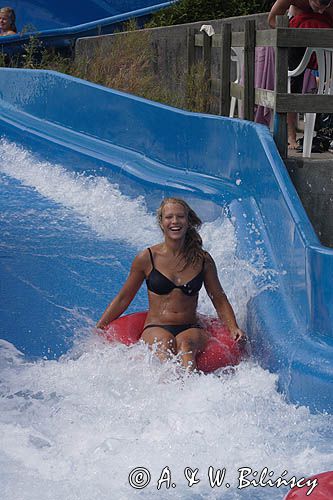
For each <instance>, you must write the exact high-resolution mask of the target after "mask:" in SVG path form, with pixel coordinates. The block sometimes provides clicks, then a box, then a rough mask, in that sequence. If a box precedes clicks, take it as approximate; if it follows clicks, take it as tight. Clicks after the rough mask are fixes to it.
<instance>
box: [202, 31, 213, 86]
mask: <svg viewBox="0 0 333 500" xmlns="http://www.w3.org/2000/svg"><path fill="white" fill-rule="evenodd" d="M202 60H203V63H204V66H205V78H207V79H210V76H211V63H212V37H211V36H208V35H207V33H206V32H205V31H204V32H203V47H202Z"/></svg>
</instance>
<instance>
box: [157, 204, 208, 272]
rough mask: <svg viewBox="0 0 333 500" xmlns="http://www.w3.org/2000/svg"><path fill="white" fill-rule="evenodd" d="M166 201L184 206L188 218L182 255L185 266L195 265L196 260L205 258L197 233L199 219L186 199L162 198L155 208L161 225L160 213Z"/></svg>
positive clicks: (199, 223) (199, 224)
mask: <svg viewBox="0 0 333 500" xmlns="http://www.w3.org/2000/svg"><path fill="white" fill-rule="evenodd" d="M167 203H177V204H179V205H182V207H184V208H185V210H186V214H187V220H188V229H187V231H186V235H185V241H184V247H183V256H184V259H185V266H184V268H185V267H186V266H188V265H193V266H195V265H196V264H197V263H198V262H200V261H201V262H202V261H203V260H204V259H205V251H204V249H203V248H202V239H201V236H200V234H199V233H198V229H200V227H201V224H202V222H201V219H200V218H199V217H198V215H197V214H196V213H195V211H194V210H193V209H192V208H191V207H190V206H189V205H188V204H187V203H186V201H184V200H182V199H181V198H164V199H163V200H162V203H161V205H160V206H159V208H158V209H157V221H158V223H159V225H160V227H162V225H161V224H162V214H163V208H164V206H165V205H166V204H167Z"/></svg>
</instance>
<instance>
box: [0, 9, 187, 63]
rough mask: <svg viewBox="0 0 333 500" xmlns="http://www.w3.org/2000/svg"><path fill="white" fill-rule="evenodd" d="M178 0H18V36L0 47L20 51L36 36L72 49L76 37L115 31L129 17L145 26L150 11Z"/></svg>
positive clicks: (46, 41) (6, 51) (7, 51)
mask: <svg viewBox="0 0 333 500" xmlns="http://www.w3.org/2000/svg"><path fill="white" fill-rule="evenodd" d="M175 1H178V0H169V1H164V2H158V1H157V0H85V1H84V2H81V3H80V5H79V6H78V5H77V4H76V3H73V4H71V3H68V2H67V3H66V2H63V1H60V2H55V1H50V2H48V3H47V5H46V4H45V2H41V1H40V0H34V1H32V2H25V1H21V0H17V1H16V2H15V1H14V2H11V7H13V8H14V10H15V12H16V19H17V23H16V24H17V29H18V35H12V36H8V37H5V38H3V39H1V44H0V48H2V51H3V52H5V53H6V54H9V55H13V54H17V53H20V52H21V51H22V47H23V45H24V44H26V43H27V42H28V40H29V38H30V37H31V36H32V35H37V36H38V38H39V40H41V41H42V42H43V44H44V45H45V46H46V47H49V46H50V47H55V48H69V49H71V48H72V47H73V44H74V42H75V40H76V39H77V38H82V37H86V36H95V35H105V34H109V33H113V32H114V31H116V30H121V29H122V27H123V25H124V22H126V21H129V20H130V19H136V20H137V22H138V25H139V26H142V25H143V24H144V23H145V22H146V21H147V20H148V19H149V17H150V16H151V14H153V13H154V12H157V11H158V10H161V9H164V8H166V7H169V6H170V5H172V4H173V3H175ZM22 30H23V32H22V33H21V31H22Z"/></svg>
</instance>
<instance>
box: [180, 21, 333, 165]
mask: <svg viewBox="0 0 333 500" xmlns="http://www.w3.org/2000/svg"><path fill="white" fill-rule="evenodd" d="M262 46H267V47H274V49H275V89H274V90H267V89H258V88H255V86H254V82H255V48H256V47H262ZM187 47H188V69H189V70H190V69H191V66H192V65H193V64H194V62H195V59H194V52H195V47H202V60H203V62H204V65H205V68H206V78H208V79H209V81H210V84H211V87H212V88H213V89H215V90H216V89H218V90H219V113H220V114H221V115H224V116H229V109H230V99H231V97H235V98H237V99H241V100H242V102H243V118H244V119H246V120H253V119H254V110H255V105H261V106H265V107H268V108H271V109H273V111H274V130H273V136H274V140H275V142H276V145H277V147H278V149H279V152H280V154H281V156H282V157H284V158H286V157H287V152H288V133H287V113H288V112H297V113H309V112H312V113H323V112H325V113H333V95H316V94H290V93H288V47H317V48H333V29H301V28H296V29H295V28H288V19H287V18H286V17H278V18H277V27H276V29H267V30H256V27H255V21H250V20H247V21H246V22H245V30H244V32H237V33H232V32H231V25H230V24H228V23H226V24H223V25H222V32H221V33H220V34H215V35H213V36H211V37H209V36H208V35H207V34H206V33H195V32H194V30H193V29H189V30H188V45H187ZM232 47H243V48H244V70H243V83H242V84H240V83H238V84H237V83H234V82H231V81H230V72H231V55H232V49H231V48H232ZM212 50H219V51H220V75H219V77H218V78H215V79H214V78H212V77H211V60H212Z"/></svg>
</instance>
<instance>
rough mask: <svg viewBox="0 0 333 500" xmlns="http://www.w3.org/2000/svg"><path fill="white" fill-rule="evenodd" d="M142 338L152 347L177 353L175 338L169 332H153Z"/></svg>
mask: <svg viewBox="0 0 333 500" xmlns="http://www.w3.org/2000/svg"><path fill="white" fill-rule="evenodd" d="M141 338H142V340H144V342H146V343H147V344H149V345H150V346H156V347H157V349H159V350H163V351H171V352H173V353H175V352H176V342H175V338H174V336H173V335H171V333H169V332H166V331H161V330H157V331H151V332H149V333H148V335H147V334H146V335H143V336H142V337H141Z"/></svg>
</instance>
